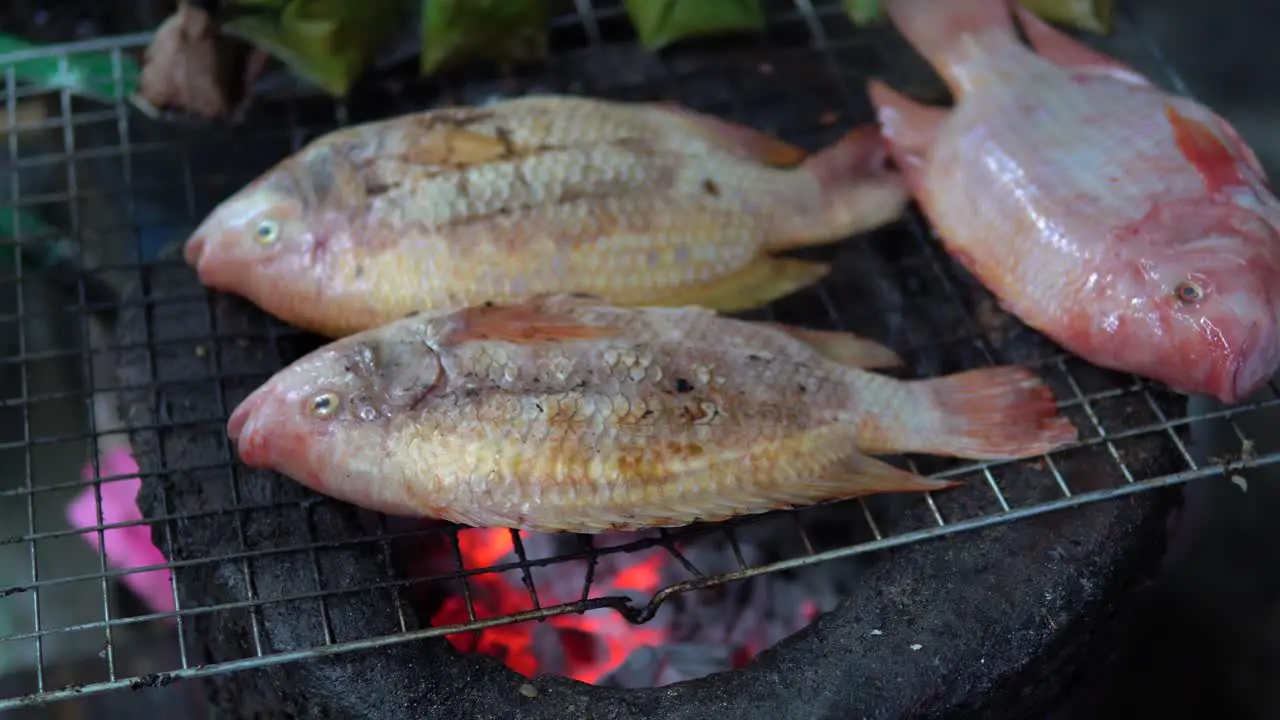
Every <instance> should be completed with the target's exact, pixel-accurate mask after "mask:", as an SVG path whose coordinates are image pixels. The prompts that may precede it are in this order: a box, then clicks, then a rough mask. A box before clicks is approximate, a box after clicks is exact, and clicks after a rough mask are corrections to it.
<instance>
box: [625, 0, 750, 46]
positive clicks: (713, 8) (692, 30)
mask: <svg viewBox="0 0 1280 720" xmlns="http://www.w3.org/2000/svg"><path fill="white" fill-rule="evenodd" d="M626 6H627V14H628V15H629V16H630V17H631V24H632V25H634V26H635V28H636V34H637V35H639V36H640V42H641V44H643V45H644V46H645V47H646V48H648V49H649V50H660V49H662V48H664V47H666V46H667V45H670V44H672V43H675V42H680V41H681V40H688V39H690V38H694V37H704V36H708V35H725V34H730V33H745V32H761V31H763V30H764V27H765V21H764V11H763V10H761V8H760V2H759V0H626Z"/></svg>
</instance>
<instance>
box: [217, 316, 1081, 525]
mask: <svg viewBox="0 0 1280 720" xmlns="http://www.w3.org/2000/svg"><path fill="white" fill-rule="evenodd" d="M892 363H896V356H895V355H894V354H893V352H892V351H891V350H889V349H888V348H885V347H883V346H880V345H877V344H876V343H874V342H872V341H869V340H863V339H859V338H856V337H854V336H851V335H847V334H844V333H838V332H832V331H819V330H810V329H801V328H794V327H788V326H784V325H776V324H763V323H752V322H747V321H744V320H736V319H732V318H727V317H723V316H719V315H717V314H716V313H714V312H713V311H711V310H707V309H705V308H700V307H692V306H690V307H684V308H623V307H618V306H610V305H605V304H602V303H601V302H600V301H598V300H596V299H593V298H584V297H580V296H567V295H557V296H540V297H535V298H532V299H530V300H526V301H523V302H521V303H517V304H510V305H493V306H487V307H485V306H481V307H470V308H464V309H462V310H458V311H440V312H436V313H423V314H421V315H419V316H416V317H411V318H406V319H403V320H400V321H398V322H395V323H392V324H389V325H386V326H383V327H381V328H377V329H374V330H370V331H366V332H363V333H359V334H356V335H352V336H349V337H347V338H344V339H342V340H338V341H335V342H333V343H332V344H330V345H328V346H326V347H323V348H320V349H319V350H316V351H315V352H313V353H312V354H310V355H308V356H305V357H303V358H302V359H300V360H298V361H297V362H295V363H294V364H293V365H291V366H290V367H288V368H286V369H284V370H283V371H281V372H280V373H278V374H277V375H276V376H275V377H273V378H271V379H270V380H269V381H268V382H267V383H266V384H264V385H263V386H262V387H260V388H259V389H257V390H256V391H254V392H253V393H252V394H251V395H250V396H249V397H248V398H246V399H245V400H244V401H243V402H242V403H241V404H240V405H239V407H237V408H236V410H235V411H234V412H233V413H232V416H231V418H230V419H229V421H228V425H227V431H228V435H229V436H230V437H231V438H232V440H233V441H234V443H235V445H236V448H237V452H238V454H239V456H240V459H241V460H242V461H243V462H244V463H246V464H248V465H250V466H254V467H261V468H270V469H273V470H276V471H278V472H281V473H283V474H285V475H287V476H289V477H292V478H294V479H295V480H297V481H299V482H301V483H303V484H305V485H307V486H309V487H311V488H312V489H314V490H316V491H318V492H321V493H324V494H327V495H330V496H333V497H336V498H339V499H341V500H344V501H347V502H351V503H353V504H356V505H359V506H362V507H365V508H368V509H371V510H377V511H382V512H385V513H388V514H392V515H404V516H420V517H432V518H440V519H444V520H449V521H452V522H456V523H462V524H469V525H474V526H480V527H510V528H523V529H527V530H535V531H544V532H551V531H570V532H582V533H592V532H600V531H604V530H622V529H636V528H642V527H666V526H676V525H684V524H688V523H692V522H695V521H715V520H720V519H724V518H728V517H731V516H735V515H742V514H749V513H760V512H765V511H768V510H773V509H778V508H785V507H792V506H795V505H801V504H805V503H813V502H818V501H822V500H828V499H836V498H849V497H856V496H859V495H866V494H870V493H884V492H913V491H916V492H918V491H928V490H937V489H941V488H944V487H948V486H949V485H951V484H953V483H949V482H944V481H939V480H933V479H926V478H924V477H921V476H919V475H915V474H912V473H910V472H907V471H905V470H900V469H898V468H896V467H894V466H892V465H889V464H887V463H885V462H883V461H881V460H877V459H874V458H872V457H870V455H872V454H885V453H897V452H920V453H934V454H939V455H952V456H960V457H968V458H1016V457H1022V456H1030V455H1037V454H1041V453H1045V452H1047V451H1049V450H1052V449H1054V448H1056V447H1058V446H1060V445H1062V444H1064V443H1069V442H1072V441H1074V440H1075V438H1076V430H1075V428H1074V427H1073V426H1072V425H1071V424H1070V422H1069V421H1068V420H1067V419H1066V418H1064V417H1062V416H1060V415H1058V414H1057V408H1056V404H1055V402H1054V398H1053V394H1052V392H1051V391H1050V390H1049V389H1048V388H1047V387H1046V386H1045V385H1044V384H1043V383H1042V382H1041V381H1040V380H1039V379H1038V378H1037V377H1036V376H1035V375H1034V374H1033V373H1031V372H1030V371H1029V370H1027V369H1025V368H1021V367H1012V366H1006V367H996V368H988V369H981V370H973V371H969V372H964V373H960V374H957V375H952V376H949V377H944V378H940V379H931V380H918V381H903V380H897V379H894V378H891V377H888V376H884V375H879V374H875V373H872V372H868V371H867V369H866V368H868V367H875V366H883V365H886V364H892Z"/></svg>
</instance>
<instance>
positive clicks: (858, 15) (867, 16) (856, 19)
mask: <svg viewBox="0 0 1280 720" xmlns="http://www.w3.org/2000/svg"><path fill="white" fill-rule="evenodd" d="M844 12H845V14H846V15H848V16H849V19H850V20H852V21H853V24H854V25H855V26H856V27H867V26H869V25H878V24H880V23H881V22H882V21H883V20H884V13H882V12H880V0H844Z"/></svg>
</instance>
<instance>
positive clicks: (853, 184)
mask: <svg viewBox="0 0 1280 720" xmlns="http://www.w3.org/2000/svg"><path fill="white" fill-rule="evenodd" d="M800 172H808V173H810V174H811V175H812V176H813V177H814V178H815V179H817V181H818V187H819V189H820V190H819V191H820V193H821V204H820V206H819V207H820V210H819V211H818V212H817V213H816V214H814V215H812V216H808V214H805V215H806V216H803V217H796V218H794V219H790V220H788V221H787V223H786V226H785V227H782V228H779V231H778V232H777V233H776V234H775V235H774V237H773V238H772V239H771V240H770V242H768V243H766V244H765V250H767V251H770V252H779V251H783V250H791V249H795V248H801V247H809V246H812V245H822V244H826V243H829V242H832V241H834V240H838V239H840V238H843V237H848V236H850V235H854V234H857V233H860V232H864V231H867V230H873V229H875V228H878V227H880V226H882V225H886V224H888V223H891V222H893V221H895V220H897V219H898V218H900V217H902V213H903V211H904V210H905V209H906V205H907V201H908V200H909V194H908V192H907V184H906V181H905V179H904V178H903V176H902V174H901V173H900V172H898V171H897V170H896V169H894V168H892V166H891V164H890V155H889V146H888V143H886V142H885V139H884V136H883V135H882V134H881V133H880V129H879V128H878V127H877V126H876V125H875V124H874V123H868V124H865V125H860V126H858V127H855V128H854V129H853V130H851V131H850V132H849V133H847V134H846V135H845V136H844V137H842V138H841V139H839V140H837V141H836V142H835V143H833V144H831V145H829V146H827V147H826V148H824V149H822V150H820V151H818V152H817V153H815V154H813V155H811V156H810V157H809V158H807V159H806V160H805V161H804V164H803V165H801V167H800Z"/></svg>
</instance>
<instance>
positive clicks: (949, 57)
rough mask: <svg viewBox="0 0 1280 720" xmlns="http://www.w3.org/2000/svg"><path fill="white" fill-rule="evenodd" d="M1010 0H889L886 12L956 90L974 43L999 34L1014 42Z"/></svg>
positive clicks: (1014, 32)
mask: <svg viewBox="0 0 1280 720" xmlns="http://www.w3.org/2000/svg"><path fill="white" fill-rule="evenodd" d="M1011 2H1012V0H945V1H944V0H890V2H888V4H887V5H886V6H885V12H886V14H888V16H889V20H890V22H892V23H893V25H894V26H895V27H897V28H898V32H900V33H901V34H902V36H903V37H904V38H905V39H906V40H907V42H908V43H910V44H911V46H912V47H914V48H915V49H916V51H917V52H919V53H920V54H921V55H923V56H924V58H925V60H928V61H929V64H930V65H932V66H933V68H934V69H935V70H937V71H938V74H940V75H941V76H942V78H943V80H945V81H946V82H947V85H948V86H949V87H950V88H951V90H952V92H955V93H958V92H959V91H960V90H962V89H963V88H965V87H966V86H967V83H966V82H965V79H964V65H965V64H967V62H968V57H971V55H972V51H973V49H974V48H975V46H976V45H978V44H980V43H981V42H985V41H986V40H987V39H988V38H992V37H998V38H1001V39H1004V40H1010V41H1014V42H1017V37H1018V36H1017V33H1016V31H1015V29H1014V24H1013V15H1012V13H1011V9H1010V3H1011Z"/></svg>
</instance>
